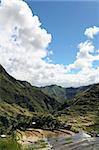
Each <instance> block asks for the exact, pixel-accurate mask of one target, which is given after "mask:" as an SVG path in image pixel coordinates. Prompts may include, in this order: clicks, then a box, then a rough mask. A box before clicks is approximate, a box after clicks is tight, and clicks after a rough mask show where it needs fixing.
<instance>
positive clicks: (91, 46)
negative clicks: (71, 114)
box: [0, 0, 99, 87]
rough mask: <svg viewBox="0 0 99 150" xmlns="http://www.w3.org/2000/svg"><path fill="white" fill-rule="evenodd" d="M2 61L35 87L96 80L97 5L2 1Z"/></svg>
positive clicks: (98, 53) (98, 73)
mask: <svg viewBox="0 0 99 150" xmlns="http://www.w3.org/2000/svg"><path fill="white" fill-rule="evenodd" d="M0 63H1V64H2V65H3V66H4V68H5V69H6V70H7V72H8V73H9V74H10V75H12V76H13V77H15V78H16V79H19V80H26V81H28V82H30V83H31V84H32V85H34V86H46V85H51V84H56V85H60V86H63V87H71V86H72V87H78V86H84V85H89V84H93V83H98V82H99V1H98V0H95V1H85V0H83V1H80V0H78V1H66V0H64V1H58V0H57V1H52V0H49V1H47V0H45V1H41V0H39V1H38V0H36V1H33V0H25V1H22V0H1V4H0Z"/></svg>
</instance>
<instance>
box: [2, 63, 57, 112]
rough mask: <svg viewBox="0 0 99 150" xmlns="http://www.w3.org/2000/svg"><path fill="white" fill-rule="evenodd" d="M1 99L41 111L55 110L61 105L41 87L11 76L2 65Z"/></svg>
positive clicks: (31, 109)
mask: <svg viewBox="0 0 99 150" xmlns="http://www.w3.org/2000/svg"><path fill="white" fill-rule="evenodd" d="M0 101H1V102H0V103H2V102H6V103H8V104H11V105H12V104H14V105H15V104H16V105H18V106H20V107H22V108H24V109H28V110H29V111H40V112H42V111H47V112H49V111H53V109H54V110H55V109H56V108H57V107H58V105H59V103H58V102H57V101H56V100H55V99H52V98H50V97H48V96H47V95H45V94H44V93H43V92H41V91H40V90H39V88H36V87H33V86H31V85H30V84H29V83H27V82H23V81H18V80H16V79H14V78H13V77H11V76H9V75H8V74H7V72H6V71H5V70H4V69H3V68H2V66H0ZM0 105H1V104H0ZM16 107H17V106H16Z"/></svg>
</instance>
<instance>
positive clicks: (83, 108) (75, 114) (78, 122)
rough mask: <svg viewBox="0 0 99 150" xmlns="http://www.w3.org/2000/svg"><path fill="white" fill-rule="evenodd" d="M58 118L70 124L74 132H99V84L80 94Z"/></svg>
mask: <svg viewBox="0 0 99 150" xmlns="http://www.w3.org/2000/svg"><path fill="white" fill-rule="evenodd" d="M58 116H59V118H60V120H61V121H64V122H66V124H69V125H70V126H71V129H72V130H73V131H79V130H81V129H83V130H87V131H88V132H91V131H98V132H99V83H98V84H94V85H90V86H88V88H87V89H86V90H84V91H83V92H80V93H78V94H77V95H76V96H75V97H74V98H73V99H72V100H71V101H70V103H69V106H68V107H67V105H66V104H64V105H63V107H62V109H61V111H60V112H59V114H58Z"/></svg>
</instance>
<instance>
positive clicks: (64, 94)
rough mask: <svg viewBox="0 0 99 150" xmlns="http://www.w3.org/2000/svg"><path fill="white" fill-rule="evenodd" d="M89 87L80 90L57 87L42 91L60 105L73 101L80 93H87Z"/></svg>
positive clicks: (49, 87) (46, 88) (47, 87)
mask: <svg viewBox="0 0 99 150" xmlns="http://www.w3.org/2000/svg"><path fill="white" fill-rule="evenodd" d="M88 87H89V86H84V87H83V86H82V87H78V88H73V87H70V88H63V87H61V86H57V85H51V86H45V87H41V91H42V92H43V93H45V94H47V95H49V96H50V97H52V98H55V99H56V100H57V101H58V102H59V103H61V104H64V102H65V101H67V100H71V99H73V98H74V97H75V96H76V95H77V94H79V93H80V92H83V91H85V90H86V89H87V88H88Z"/></svg>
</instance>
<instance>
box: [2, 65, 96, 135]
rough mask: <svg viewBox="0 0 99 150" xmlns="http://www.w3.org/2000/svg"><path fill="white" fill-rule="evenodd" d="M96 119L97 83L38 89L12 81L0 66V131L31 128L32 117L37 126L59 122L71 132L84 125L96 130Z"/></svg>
mask: <svg viewBox="0 0 99 150" xmlns="http://www.w3.org/2000/svg"><path fill="white" fill-rule="evenodd" d="M42 113H43V114H42ZM49 114H50V115H49ZM54 117H55V118H54ZM97 118H99V84H93V85H89V86H84V87H78V88H72V87H71V88H62V87H60V86H57V85H51V86H46V87H41V88H38V87H34V86H32V85H31V84H30V83H28V82H26V81H19V80H16V79H15V78H13V77H12V76H10V75H9V74H8V73H7V72H6V70H5V69H4V68H3V67H2V66H1V65H0V133H5V132H4V131H5V130H6V129H7V130H8V131H7V132H8V133H9V132H10V131H12V130H14V129H20V128H21V127H23V126H24V129H25V128H26V126H27V127H31V122H32V121H35V120H36V122H37V124H38V127H39V128H40V127H44V128H48V127H49V126H50V128H52V127H53V126H54V127H56V128H57V126H58V127H60V126H61V124H60V122H61V123H63V124H64V123H65V124H68V125H70V126H71V130H72V131H75V128H77V130H78V129H79V128H81V129H84V130H85V129H86V126H88V127H89V128H91V127H94V129H95V130H96V129H99V119H97ZM53 123H54V124H53ZM90 126H91V127H90ZM3 128H4V129H3ZM2 130H3V131H2Z"/></svg>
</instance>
